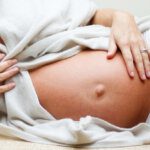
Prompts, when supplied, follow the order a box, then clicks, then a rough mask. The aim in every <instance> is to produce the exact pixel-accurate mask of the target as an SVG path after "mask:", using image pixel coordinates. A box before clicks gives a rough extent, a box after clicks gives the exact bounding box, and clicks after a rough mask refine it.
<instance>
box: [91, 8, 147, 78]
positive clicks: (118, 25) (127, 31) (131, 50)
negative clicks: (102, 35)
mask: <svg viewBox="0 0 150 150" xmlns="http://www.w3.org/2000/svg"><path fill="white" fill-rule="evenodd" d="M89 24H100V25H103V26H106V27H111V36H110V42H109V49H108V55H107V58H113V57H114V56H115V54H116V52H117V50H120V51H121V53H122V56H123V58H124V61H125V65H126V67H127V71H128V73H129V75H130V76H131V77H134V67H136V69H137V71H138V74H139V77H140V78H141V80H145V79H146V77H147V78H150V61H149V56H150V53H149V51H148V53H141V52H140V51H141V50H143V49H148V47H147V45H146V43H145V42H144V40H143V38H142V35H141V32H140V31H139V29H138V27H137V25H136V23H135V20H134V16H133V15H132V14H130V13H129V12H124V11H118V10H114V9H100V10H97V12H96V13H95V15H94V17H93V18H92V20H91V21H90V23H89ZM134 63H135V65H134Z"/></svg>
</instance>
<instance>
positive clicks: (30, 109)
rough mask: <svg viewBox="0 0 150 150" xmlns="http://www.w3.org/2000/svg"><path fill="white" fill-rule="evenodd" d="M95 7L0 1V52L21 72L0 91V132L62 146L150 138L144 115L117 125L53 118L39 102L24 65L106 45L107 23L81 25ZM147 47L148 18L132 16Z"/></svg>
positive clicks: (71, 0) (58, 1)
mask: <svg viewBox="0 0 150 150" xmlns="http://www.w3.org/2000/svg"><path fill="white" fill-rule="evenodd" d="M96 10H97V6H96V5H95V4H94V3H93V2H92V1H90V0H0V37H1V38H2V39H3V41H4V43H5V45H3V44H0V51H1V52H4V53H6V56H5V58H4V59H3V60H2V61H4V60H7V59H11V58H16V59H17V60H18V63H17V64H16V66H18V67H20V69H21V71H20V73H19V74H17V75H16V76H14V77H12V78H11V79H9V80H7V81H6V83H8V82H11V81H14V82H15V83H16V87H15V88H14V89H13V90H11V91H9V92H6V93H4V94H1V95H0V134H1V135H6V136H9V137H18V138H20V139H23V140H26V141H30V142H36V143H44V144H56V145H63V146H69V145H74V146H82V147H87V148H90V147H118V146H130V145H141V144H147V143H150V120H149V119H147V122H145V123H141V124H138V125H137V126H135V127H133V128H128V129H126V128H120V127H117V126H115V125H113V124H110V123H108V122H106V121H104V120H102V119H99V118H96V117H92V116H86V117H82V118H80V120H79V121H74V120H72V119H70V118H65V119H60V120H56V119H55V118H54V117H53V116H52V115H51V114H50V113H49V112H47V111H46V110H45V109H44V108H43V107H42V106H41V105H40V103H39V100H38V97H37V95H36V92H35V90H34V87H33V84H32V81H31V78H30V76H29V73H28V70H29V69H33V68H37V67H39V66H41V65H44V64H47V63H51V62H55V61H59V60H62V59H66V58H69V57H72V56H74V55H76V54H77V53H79V52H80V51H82V50H84V48H85V47H88V48H90V49H93V50H94V49H95V50H97V49H99V50H106V51H107V49H108V42H109V35H110V28H106V27H103V26H100V25H87V24H88V22H89V21H90V19H91V18H92V17H93V15H94V14H95V12H96ZM136 22H137V24H138V26H139V29H140V31H141V32H142V34H143V37H144V40H145V41H146V42H147V44H149V46H150V17H149V16H147V17H143V18H136Z"/></svg>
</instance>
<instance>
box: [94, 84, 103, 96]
mask: <svg viewBox="0 0 150 150" xmlns="http://www.w3.org/2000/svg"><path fill="white" fill-rule="evenodd" d="M104 93H105V86H104V85H103V84H98V85H96V87H95V94H96V96H97V97H100V96H102V95H104Z"/></svg>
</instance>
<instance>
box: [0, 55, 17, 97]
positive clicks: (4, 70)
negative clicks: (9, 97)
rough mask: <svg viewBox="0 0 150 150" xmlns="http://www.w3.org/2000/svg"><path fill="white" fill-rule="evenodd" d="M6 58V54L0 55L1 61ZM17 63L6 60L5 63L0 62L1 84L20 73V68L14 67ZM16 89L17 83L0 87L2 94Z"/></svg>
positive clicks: (14, 60)
mask: <svg viewBox="0 0 150 150" xmlns="http://www.w3.org/2000/svg"><path fill="white" fill-rule="evenodd" d="M4 57H5V54H3V53H0V60H2V59H3V58H4ZM16 63H17V60H16V59H12V60H6V61H4V62H0V83H1V82H3V81H5V80H7V79H9V78H10V77H12V76H14V75H16V74H17V73H18V72H19V68H18V67H12V68H10V67H11V66H13V65H14V64H16ZM14 87H15V83H14V82H12V83H8V84H5V85H0V94H2V93H4V92H7V91H9V90H11V89H13V88H14Z"/></svg>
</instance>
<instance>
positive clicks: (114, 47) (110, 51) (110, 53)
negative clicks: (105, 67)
mask: <svg viewBox="0 0 150 150" xmlns="http://www.w3.org/2000/svg"><path fill="white" fill-rule="evenodd" d="M116 52H117V45H116V42H115V39H114V37H113V35H112V34H111V37H110V40H109V49H108V54H107V58H109V59H110V58H113V57H114V56H115V54H116Z"/></svg>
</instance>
